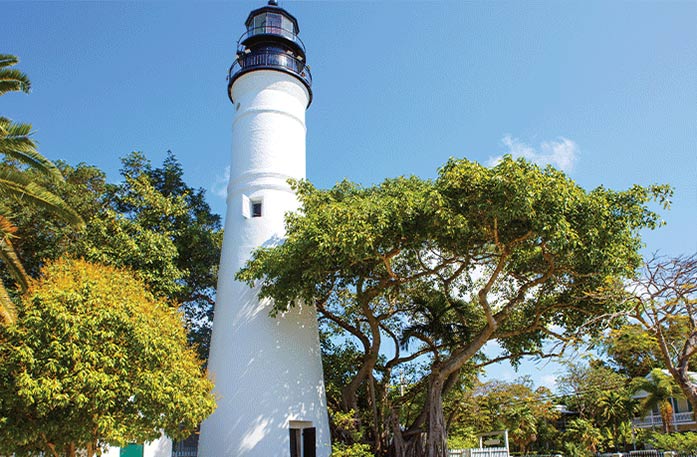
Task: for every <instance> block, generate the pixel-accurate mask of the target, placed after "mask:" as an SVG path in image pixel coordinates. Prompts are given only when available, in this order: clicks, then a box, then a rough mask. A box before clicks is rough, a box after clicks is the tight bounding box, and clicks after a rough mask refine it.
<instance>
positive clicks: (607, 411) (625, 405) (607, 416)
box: [598, 390, 635, 450]
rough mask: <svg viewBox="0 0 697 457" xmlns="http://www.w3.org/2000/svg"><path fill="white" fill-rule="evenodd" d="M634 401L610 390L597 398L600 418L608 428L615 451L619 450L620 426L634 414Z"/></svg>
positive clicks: (622, 393)
mask: <svg viewBox="0 0 697 457" xmlns="http://www.w3.org/2000/svg"><path fill="white" fill-rule="evenodd" d="M634 403H635V402H634V401H633V400H632V399H631V398H629V396H628V395H626V394H625V393H624V392H617V391H615V390H611V391H608V392H603V393H602V394H601V396H600V398H598V408H599V412H600V414H599V415H600V418H601V419H602V420H603V422H604V423H605V424H606V425H607V426H608V427H609V428H610V432H611V434H612V442H613V443H614V445H615V449H616V450H617V449H619V436H620V428H621V425H622V424H623V423H625V422H627V421H629V419H630V418H631V416H632V414H633V413H634V409H635V406H634Z"/></svg>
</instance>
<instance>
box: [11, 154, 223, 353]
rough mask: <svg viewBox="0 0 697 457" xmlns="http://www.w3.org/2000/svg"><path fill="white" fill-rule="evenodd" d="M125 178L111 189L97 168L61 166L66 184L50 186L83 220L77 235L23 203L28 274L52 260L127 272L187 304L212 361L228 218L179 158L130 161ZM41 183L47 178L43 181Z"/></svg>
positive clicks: (19, 209) (20, 241) (19, 213)
mask: <svg viewBox="0 0 697 457" xmlns="http://www.w3.org/2000/svg"><path fill="white" fill-rule="evenodd" d="M122 162H123V167H122V169H121V175H122V177H123V181H122V182H119V183H116V184H110V183H107V181H106V176H105V175H104V173H103V172H102V171H101V170H99V169H97V168H96V167H93V166H89V165H85V164H79V165H77V166H75V167H73V166H70V165H67V164H65V163H59V164H58V166H59V168H60V170H61V171H62V173H63V174H64V175H65V178H66V182H65V183H46V185H47V186H48V187H50V188H51V189H52V190H53V191H54V192H55V193H56V194H58V195H60V196H61V197H62V198H63V199H64V200H65V201H66V202H68V204H70V205H71V206H72V207H73V208H75V210H76V211H77V212H78V213H79V214H81V215H82V217H83V218H84V220H85V222H86V227H85V229H84V230H82V231H80V232H78V233H76V232H75V231H74V230H73V229H72V227H70V226H68V225H66V224H65V223H63V222H62V221H60V220H57V219H56V218H55V217H52V216H51V214H50V213H48V212H46V211H43V210H40V209H37V208H34V207H28V206H26V205H21V204H15V205H13V206H12V210H13V212H14V214H15V219H14V220H15V222H16V224H17V226H18V227H19V229H20V232H21V233H27V234H29V233H31V236H20V237H18V238H17V239H16V240H15V247H16V250H17V252H18V254H19V256H20V258H22V259H23V261H24V265H25V267H26V269H27V272H28V273H29V274H30V275H32V276H36V275H37V274H38V272H39V271H40V269H41V267H42V266H43V265H44V262H45V261H46V260H50V259H57V258H59V257H61V256H62V255H65V254H67V255H71V256H73V257H75V258H84V259H87V260H90V261H93V262H99V263H103V264H106V265H113V266H118V267H127V268H129V269H131V270H132V271H133V273H134V274H135V275H136V276H137V277H138V278H140V279H142V280H143V281H144V282H145V283H146V284H147V285H148V287H149V289H150V291H152V292H153V293H155V294H157V295H160V296H164V297H167V298H168V299H169V300H171V302H173V303H178V304H181V306H182V309H183V311H184V313H185V317H186V321H187V326H188V328H189V335H190V339H191V341H192V342H195V343H196V344H197V345H198V348H199V353H200V355H201V357H204V358H205V357H207V354H208V341H209V339H210V322H211V317H212V312H213V304H214V299H215V286H216V281H217V271H218V262H219V257H220V249H221V244H222V229H221V223H220V217H219V216H218V215H215V214H213V213H212V212H211V210H210V207H209V206H208V204H207V203H206V201H205V191H204V190H203V189H194V188H192V187H190V186H188V185H187V184H186V183H185V182H184V180H183V170H182V168H181V165H180V164H179V163H178V162H177V160H176V159H175V158H174V156H173V155H172V154H169V155H168V156H167V158H166V159H165V161H164V164H163V165H162V166H161V167H157V168H155V167H153V166H152V165H151V164H150V162H149V161H148V160H147V159H146V158H145V156H144V155H143V154H142V153H138V152H134V153H131V154H130V155H128V156H127V157H125V158H124V159H123V160H122ZM37 179H40V177H37Z"/></svg>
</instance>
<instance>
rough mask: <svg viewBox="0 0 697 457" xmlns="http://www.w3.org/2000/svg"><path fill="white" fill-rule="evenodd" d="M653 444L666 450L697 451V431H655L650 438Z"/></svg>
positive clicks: (650, 442)
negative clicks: (666, 432)
mask: <svg viewBox="0 0 697 457" xmlns="http://www.w3.org/2000/svg"><path fill="white" fill-rule="evenodd" d="M648 442H649V444H651V446H653V447H655V448H656V449H661V450H664V451H676V452H697V433H692V432H687V433H668V434H665V433H659V432H656V433H653V434H652V435H651V437H650V438H649V440H648Z"/></svg>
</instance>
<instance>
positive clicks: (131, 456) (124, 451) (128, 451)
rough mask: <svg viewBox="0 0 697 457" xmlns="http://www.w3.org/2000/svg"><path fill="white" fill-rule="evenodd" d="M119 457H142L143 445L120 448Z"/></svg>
mask: <svg viewBox="0 0 697 457" xmlns="http://www.w3.org/2000/svg"><path fill="white" fill-rule="evenodd" d="M119 457H143V445H142V444H129V445H128V446H126V447H122V448H121V451H120V452H119Z"/></svg>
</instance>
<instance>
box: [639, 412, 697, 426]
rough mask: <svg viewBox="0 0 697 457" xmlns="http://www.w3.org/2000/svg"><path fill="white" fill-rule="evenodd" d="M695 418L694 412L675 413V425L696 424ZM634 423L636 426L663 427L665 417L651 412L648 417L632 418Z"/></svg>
mask: <svg viewBox="0 0 697 457" xmlns="http://www.w3.org/2000/svg"><path fill="white" fill-rule="evenodd" d="M694 423H695V418H694V416H693V415H692V412H691V411H690V412H683V413H675V414H673V425H683V424H694ZM632 424H634V426H635V427H661V426H662V425H663V419H661V416H659V415H657V414H651V415H648V416H646V417H638V418H634V419H632Z"/></svg>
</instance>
